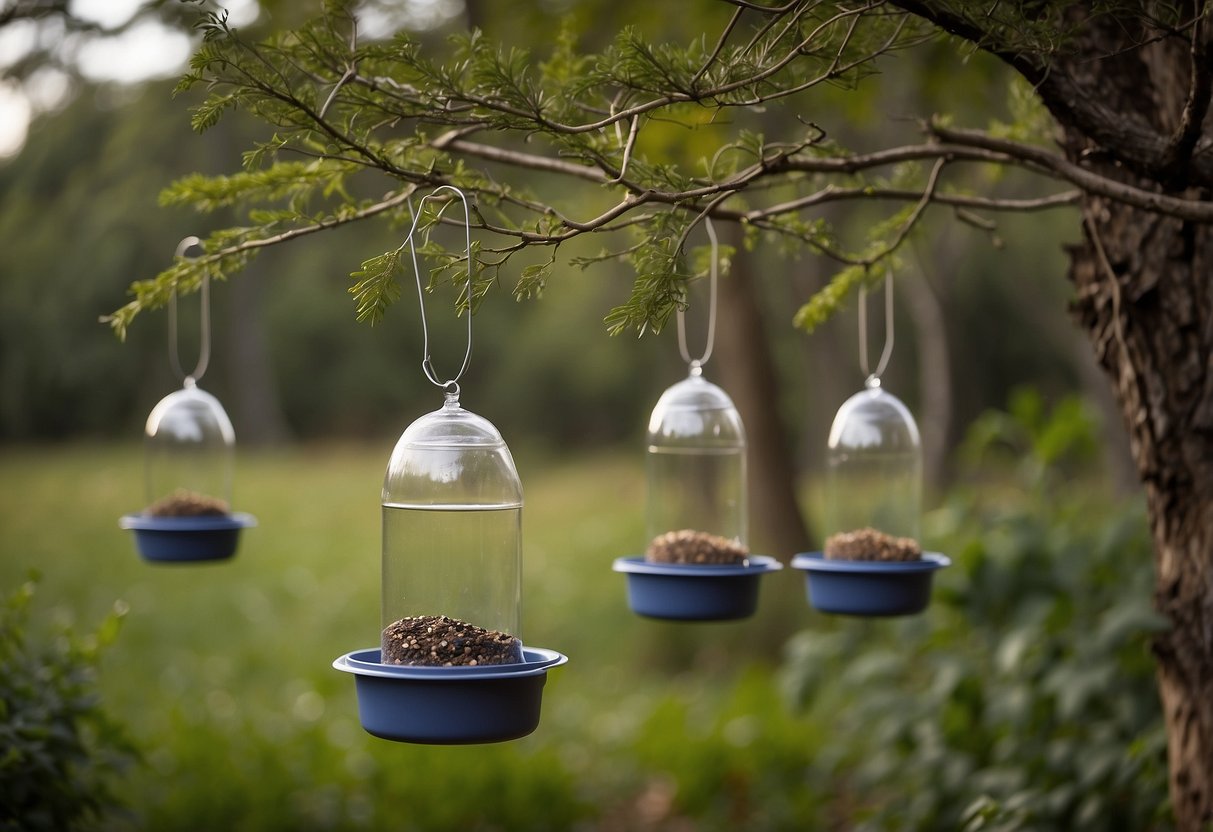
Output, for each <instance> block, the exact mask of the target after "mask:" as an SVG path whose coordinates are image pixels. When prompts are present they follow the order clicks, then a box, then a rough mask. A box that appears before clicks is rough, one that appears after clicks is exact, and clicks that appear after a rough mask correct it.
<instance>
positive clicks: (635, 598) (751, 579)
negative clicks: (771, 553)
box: [612, 555, 783, 621]
mask: <svg viewBox="0 0 1213 832" xmlns="http://www.w3.org/2000/svg"><path fill="white" fill-rule="evenodd" d="M612 568H613V569H614V571H616V572H623V573H624V574H625V575H627V581H628V605H629V606H630V607H631V608H632V612H634V613H636V614H637V615H644V616H647V617H649V618H664V619H669V620H672V621H729V620H733V619H738V618H749V617H750V616H751V615H753V614H754V610H756V609H757V608H758V579H759V578H760V577H761V576H763V575H765V574H766V573H768V572H777V571H779V570H780V569H782V568H783V564H782V563H780V562H779V561H777V560H775V559H774V558H771V557H766V556H765V555H750V556H749V558H748V561H747V563H745V564H739V565H736V566H728V565H719V566H717V565H703V564H681V563H678V564H675V563H651V562H649V561H646V560H645V559H644V558H643V557H627V558H617V559H616V560H615V563H614V566H613V567H612Z"/></svg>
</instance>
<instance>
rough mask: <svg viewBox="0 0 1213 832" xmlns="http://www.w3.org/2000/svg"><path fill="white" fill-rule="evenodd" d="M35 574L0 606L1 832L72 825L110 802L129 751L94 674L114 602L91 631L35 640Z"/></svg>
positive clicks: (113, 626)
mask: <svg viewBox="0 0 1213 832" xmlns="http://www.w3.org/2000/svg"><path fill="white" fill-rule="evenodd" d="M34 586H35V580H34V579H31V580H30V581H28V582H26V583H25V584H24V585H23V586H22V587H21V588H20V589H18V590H17V591H16V592H14V593H13V594H12V595H10V596H9V597H8V598H7V599H6V600H5V602H4V604H3V606H2V607H0V830H4V832H9V830H14V831H15V830H22V832H27V831H36V830H71V829H79V828H81V827H83V826H85V825H87V824H91V823H94V822H96V821H98V820H99V819H101V817H102V816H103V815H105V814H106V813H107V812H109V811H112V810H114V809H116V808H117V806H118V803H117V801H116V799H115V797H114V795H113V793H112V791H111V789H110V785H109V782H110V779H111V777H112V775H113V774H115V773H116V772H118V771H120V770H121V769H122V768H123V767H125V766H126V765H127V764H128V763H129V762H130V761H132V760H133V759H134V758H135V752H134V749H133V747H132V746H131V744H130V742H129V741H128V740H127V739H126V736H125V733H124V731H123V730H122V729H121V728H120V727H119V726H118V725H117V724H116V723H115V722H113V721H112V720H111V719H110V718H109V717H107V716H106V714H105V713H104V712H103V711H102V710H101V707H100V702H99V700H98V697H97V694H96V691H95V673H96V666H97V661H98V658H99V656H100V653H101V650H102V648H104V647H105V646H106V645H107V644H109V643H110V642H112V641H113V639H114V637H115V636H116V635H117V632H118V629H119V626H120V624H121V621H122V618H123V616H124V615H125V613H126V609H125V605H123V604H122V603H121V602H119V603H118V604H115V605H114V609H113V611H112V612H111V613H110V614H109V615H108V616H106V618H105V620H104V621H102V622H101V625H100V627H99V628H98V629H97V631H96V632H95V633H92V634H89V635H85V636H78V635H75V634H73V633H71V632H70V631H66V630H65V631H64V632H61V633H59V634H58V635H57V636H55V637H52V638H49V639H47V640H46V643H34V640H33V639H32V637H31V633H30V628H29V607H30V602H31V601H32V599H33V597H34Z"/></svg>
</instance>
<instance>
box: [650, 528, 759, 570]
mask: <svg viewBox="0 0 1213 832" xmlns="http://www.w3.org/2000/svg"><path fill="white" fill-rule="evenodd" d="M749 554H750V550H749V549H747V548H746V547H745V546H743V545H742V544H740V543H738V542H737V541H735V540H729V539H728V538H725V537H721V536H720V535H715V534H708V533H707V532H698V531H695V530H694V529H679V530H678V531H673V532H666V533H665V534H662V535H658V536H657V537H655V538H653V542H652V543H650V544H649V548H648V549H646V550H645V553H644V559H645V560H647V561H649V562H651V563H690V564H700V565H713V566H721V565H725V566H745V565H748V563H749V560H748V555H749Z"/></svg>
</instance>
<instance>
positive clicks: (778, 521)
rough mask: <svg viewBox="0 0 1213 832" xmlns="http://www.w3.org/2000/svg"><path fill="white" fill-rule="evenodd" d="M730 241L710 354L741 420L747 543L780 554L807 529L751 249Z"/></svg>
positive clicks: (801, 547) (798, 546)
mask: <svg viewBox="0 0 1213 832" xmlns="http://www.w3.org/2000/svg"><path fill="white" fill-rule="evenodd" d="M730 242H733V243H735V244H736V251H735V253H734V255H733V269H732V273H731V274H729V275H728V276H727V277H723V278H722V279H721V280H720V290H719V292H720V297H719V303H718V308H719V313H718V314H719V318H720V319H719V322H718V324H717V327H716V350H715V352H714V353H713V359H714V360H715V361H718V362H720V373H721V383H722V386H723V387H724V388H725V390H727V391H728V393H729V395H730V397H731V398H732V399H733V402H734V403H735V404H736V405H737V410H738V412H739V413H740V414H741V419H742V421H743V422H744V423H745V427H746V442H747V445H748V449H747V459H748V462H749V466H748V467H749V496H750V535H749V536H750V541H751V544H752V545H753V547H754V549H755V551H765V552H769V553H771V554H773V555H777V556H779V557H780V558H781V559H787V558H790V557H791V556H792V555H793V554H794V553H796V552H803V551H805V550H806V549H807V548H808V534H807V533H806V531H805V525H804V520H803V519H802V518H801V516H800V509H799V508H798V506H797V500H796V474H795V469H794V465H793V455H792V451H791V448H790V445H789V443H788V439H787V430H786V428H785V427H784V425H783V422H782V421H781V420H780V416H779V411H780V408H779V385H778V383H777V381H776V378H775V364H774V359H773V358H772V356H771V347H770V345H769V344H768V343H767V339H766V332H767V327H766V325H765V323H764V322H763V319H762V310H761V309H760V308H759V306H758V299H757V298H756V297H755V291H756V287H755V280H754V275H753V273H752V267H751V256H750V254H749V253H748V252H746V250H745V247H744V246H742V245H740V242H739V241H730ZM692 351H693V350H692Z"/></svg>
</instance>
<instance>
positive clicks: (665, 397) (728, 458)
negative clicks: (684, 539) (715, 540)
mask: <svg viewBox="0 0 1213 832" xmlns="http://www.w3.org/2000/svg"><path fill="white" fill-rule="evenodd" d="M646 469H647V472H646V473H647V477H648V511H647V518H646V526H647V532H648V540H650V541H653V540H654V539H656V538H657V537H659V536H661V535H664V534H666V533H667V532H676V531H680V530H688V529H689V530H693V531H697V532H703V533H705V534H710V535H719V536H720V537H723V538H725V539H726V540H729V541H732V542H734V543H737V544H740V545H742V546H745V545H746V544H747V540H746V534H747V529H746V522H747V504H746V442H745V428H744V426H743V425H742V423H741V416H740V415H739V414H738V412H737V408H736V407H735V406H734V405H733V400H732V399H730V398H729V395H728V394H727V393H725V392H724V391H723V390H721V389H720V388H719V387H717V386H716V385H715V384H712V383H711V382H709V381H708V380H707V379H705V378H704V377H703V375H702V371H701V370H700V368H699V367H697V366H693V367H692V369H691V374H690V376H689V377H688V378H686V379H684V380H683V381H680V382H678V383H677V384H675V385H674V386H672V387H670V388H669V389H668V390H666V391H665V392H664V393H663V394H662V395H661V398H660V399H658V400H657V405H656V407H654V408H653V415H652V416H651V417H650V418H649V432H648V453H647V454H646Z"/></svg>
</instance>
